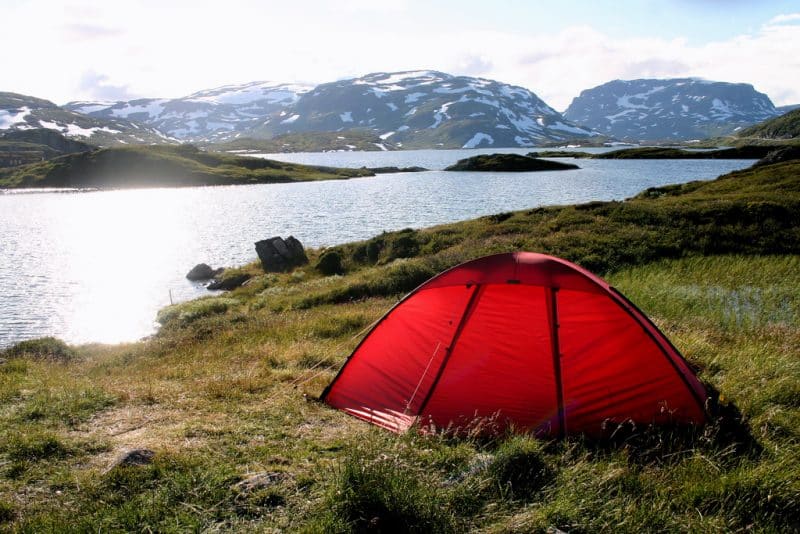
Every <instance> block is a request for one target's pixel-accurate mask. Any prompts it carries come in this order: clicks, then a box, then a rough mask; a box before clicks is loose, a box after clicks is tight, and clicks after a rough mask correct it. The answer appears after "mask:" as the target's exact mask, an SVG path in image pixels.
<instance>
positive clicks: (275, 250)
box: [256, 236, 308, 273]
mask: <svg viewBox="0 0 800 534" xmlns="http://www.w3.org/2000/svg"><path fill="white" fill-rule="evenodd" d="M256 254H258V259H259V260H261V267H262V268H263V269H264V272H268V273H279V272H287V271H290V270H292V269H293V268H294V267H299V266H300V265H305V264H306V263H308V257H307V256H306V253H305V251H304V250H303V244H302V243H300V241H298V240H297V239H296V238H295V237H293V236H289V237H287V238H286V240H284V239H283V238H281V237H280V236H275V237H270V238H269V239H264V240H263V241H258V242H257V243H256Z"/></svg>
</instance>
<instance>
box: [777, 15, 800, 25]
mask: <svg viewBox="0 0 800 534" xmlns="http://www.w3.org/2000/svg"><path fill="white" fill-rule="evenodd" d="M795 20H800V13H789V14H788V15H777V16H775V17H772V18H771V19H770V21H769V24H783V23H784V22H793V21H795Z"/></svg>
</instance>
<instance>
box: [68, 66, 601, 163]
mask: <svg viewBox="0 0 800 534" xmlns="http://www.w3.org/2000/svg"><path fill="white" fill-rule="evenodd" d="M67 107H68V108H69V109H71V110H74V111H79V112H81V113H86V114H89V115H91V116H93V117H101V118H107V119H111V118H127V119H130V120H136V121H140V122H142V123H144V124H147V125H149V126H152V127H154V128H158V129H159V130H161V131H164V132H166V133H168V134H169V135H171V136H174V137H177V138H179V139H182V140H188V141H193V142H203V143H207V142H221V141H231V140H234V139H237V138H241V137H250V138H257V139H259V138H260V139H269V138H272V137H274V136H278V135H284V134H296V133H305V132H339V131H343V130H352V129H362V130H367V131H370V132H372V133H373V134H374V135H375V136H380V137H381V138H382V139H384V140H387V141H391V142H392V143H394V144H396V145H398V146H403V147H405V148H433V147H445V148H456V147H458V148H460V147H467V148H471V147H477V146H483V147H486V146H494V147H508V146H512V147H516V146H532V145H535V144H539V143H542V142H552V141H563V140H568V139H574V138H586V137H589V136H591V135H592V132H591V131H590V130H588V129H586V128H581V127H578V126H576V125H575V124H573V123H571V122H569V121H567V120H565V119H564V118H563V117H562V116H561V115H560V114H559V113H558V112H556V111H555V110H554V109H553V108H551V107H550V106H548V105H547V104H545V103H544V102H543V101H542V100H540V99H539V98H538V97H537V96H536V95H535V94H533V93H532V92H531V91H529V90H527V89H524V88H522V87H515V86H512V85H508V84H504V83H500V82H496V81H492V80H485V79H480V78H470V77H464V76H452V75H450V74H445V73H442V72H436V71H412V72H396V73H375V74H369V75H367V76H363V77H361V78H354V79H350V80H342V81H337V82H332V83H326V84H322V85H318V86H317V87H314V88H311V87H307V86H301V85H289V84H276V83H271V82H254V83H251V84H245V85H235V86H225V87H220V88H217V89H212V90H208V91H201V92H198V93H195V94H193V95H189V96H187V97H185V98H179V99H172V100H164V99H144V100H133V101H130V102H115V103H98V102H72V103H70V104H68V106H67Z"/></svg>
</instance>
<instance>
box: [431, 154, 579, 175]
mask: <svg viewBox="0 0 800 534" xmlns="http://www.w3.org/2000/svg"><path fill="white" fill-rule="evenodd" d="M578 168H580V167H578V166H577V165H573V164H571V163H561V162H560V161H550V160H546V159H538V158H532V157H530V156H523V155H522V154H482V155H480V156H473V157H471V158H465V159H460V160H458V162H456V164H455V165H450V166H449V167H447V168H445V170H446V171H483V172H532V171H566V170H569V169H578Z"/></svg>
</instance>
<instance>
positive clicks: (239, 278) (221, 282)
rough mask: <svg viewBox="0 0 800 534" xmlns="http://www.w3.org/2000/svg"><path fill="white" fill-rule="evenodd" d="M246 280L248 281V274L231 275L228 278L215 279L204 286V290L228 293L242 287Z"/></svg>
mask: <svg viewBox="0 0 800 534" xmlns="http://www.w3.org/2000/svg"><path fill="white" fill-rule="evenodd" d="M248 280H250V275H249V274H244V273H241V274H232V275H230V276H223V277H222V278H217V279H215V280H214V281H213V282H211V283H210V284H208V285H207V286H206V289H209V290H216V289H221V290H223V291H230V290H231V289H236V288H237V287H239V286H241V285H243V284H244V283H245V282H247V281H248Z"/></svg>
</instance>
